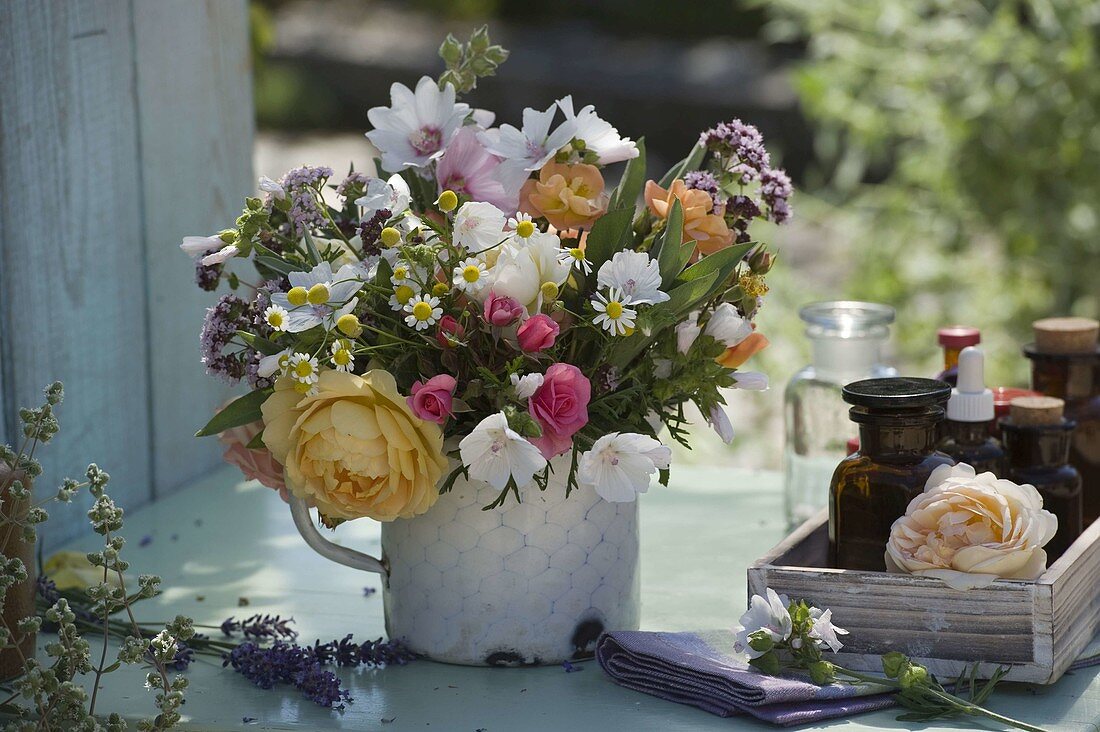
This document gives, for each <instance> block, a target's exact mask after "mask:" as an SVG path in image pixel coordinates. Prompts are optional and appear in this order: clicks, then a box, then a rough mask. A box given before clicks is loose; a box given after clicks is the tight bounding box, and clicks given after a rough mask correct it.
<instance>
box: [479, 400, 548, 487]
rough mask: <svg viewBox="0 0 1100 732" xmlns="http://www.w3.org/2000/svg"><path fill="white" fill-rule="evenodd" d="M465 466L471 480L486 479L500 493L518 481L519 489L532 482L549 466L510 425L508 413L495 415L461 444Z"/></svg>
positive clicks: (484, 420) (485, 420) (535, 449)
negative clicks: (511, 483)
mask: <svg viewBox="0 0 1100 732" xmlns="http://www.w3.org/2000/svg"><path fill="white" fill-rule="evenodd" d="M458 451H459V454H460V455H461V457H462V464H463V465H465V466H466V469H467V470H468V471H469V474H470V477H471V478H473V479H474V480H483V481H485V482H486V483H488V484H489V485H491V486H493V487H494V488H496V489H497V490H503V488H504V486H506V485H508V479H509V478H515V480H516V485H517V486H520V487H522V486H525V485H527V484H528V483H530V482H531V478H532V477H534V475H535V473H536V472H538V471H539V470H542V469H543V468H544V467H546V458H544V457H543V456H542V453H541V452H539V449H538V448H537V447H535V446H534V445H532V444H531V443H530V442H528V441H527V440H525V439H524V438H523V437H522V436H521V435H520V434H519V433H518V432H516V431H515V430H513V429H512V428H511V427H509V426H508V418H507V417H506V416H504V412H497V413H496V414H491V415H489V416H488V417H486V418H485V419H483V420H481V422H479V423H478V425H477V427H474V431H473V432H471V433H470V434H468V435H466V436H465V437H463V438H462V442H460V443H458Z"/></svg>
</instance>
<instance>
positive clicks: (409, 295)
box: [390, 283, 420, 312]
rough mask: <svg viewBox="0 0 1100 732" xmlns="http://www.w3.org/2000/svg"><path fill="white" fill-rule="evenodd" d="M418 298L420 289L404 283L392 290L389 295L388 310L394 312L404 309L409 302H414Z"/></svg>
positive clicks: (413, 284)
mask: <svg viewBox="0 0 1100 732" xmlns="http://www.w3.org/2000/svg"><path fill="white" fill-rule="evenodd" d="M419 297H420V288H419V287H418V286H417V285H416V283H404V284H400V285H397V286H396V287H394V288H393V294H392V295H390V308H391V309H392V310H394V311H395V312H400V311H402V310H404V309H405V306H406V305H408V304H409V303H410V302H415V301H416V300H417V299H418V298H419Z"/></svg>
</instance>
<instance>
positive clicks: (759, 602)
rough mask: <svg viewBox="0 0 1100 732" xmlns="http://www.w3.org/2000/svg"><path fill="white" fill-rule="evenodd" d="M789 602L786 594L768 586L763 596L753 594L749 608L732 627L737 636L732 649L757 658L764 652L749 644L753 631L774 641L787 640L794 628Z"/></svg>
mask: <svg viewBox="0 0 1100 732" xmlns="http://www.w3.org/2000/svg"><path fill="white" fill-rule="evenodd" d="M790 604H791V603H790V600H789V599H788V598H787V596H786V595H780V594H778V593H777V592H776V591H775V590H773V589H772V588H770V587H769V588H767V590H766V591H765V594H764V595H763V596H761V595H753V596H752V600H750V601H749V609H748V610H746V611H745V614H744V615H742V616H741V620H740V621H739V623H738V625H737V626H736V627H735V628H734V633H736V635H737V638H736V640H735V641H734V645H733V649H734V650H735V651H737V652H738V653H744V654H746V655H747V656H748V657H749V658H759V657H760V656H763V655H764V653H763V652H762V651H757V650H754V649H753V648H752V646H750V645H749V640H750V636H752V635H753V634H754V633H759V632H761V631H762V632H764V633H765V634H766V635H767V636H768V637H769V638H771V639H772V640H773V641H775V642H776V643H779V642H780V641H785V640H787V638H789V637H790V635H791V632H792V631H793V630H794V621H792V620H791V614H790V612H789V611H788V609H787V608H788V607H789V606H790Z"/></svg>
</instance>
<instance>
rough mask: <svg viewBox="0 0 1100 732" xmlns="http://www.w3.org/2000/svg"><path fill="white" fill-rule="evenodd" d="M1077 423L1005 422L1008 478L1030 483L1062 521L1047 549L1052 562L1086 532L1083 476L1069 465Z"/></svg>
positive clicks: (1006, 418)
mask: <svg viewBox="0 0 1100 732" xmlns="http://www.w3.org/2000/svg"><path fill="white" fill-rule="evenodd" d="M1074 426H1075V425H1074V423H1073V422H1072V421H1070V420H1062V421H1061V422H1060V423H1059V424H1049V425H1048V424H1044V425H1028V426H1024V425H1017V424H1014V423H1013V421H1012V418H1011V417H1005V418H1004V419H1002V420H1001V434H1002V435H1003V437H1004V445H1005V449H1006V450H1007V451H1008V474H1007V475H1006V476H1005V477H1006V478H1008V479H1009V480H1011V481H1012V482H1013V483H1030V484H1031V485H1033V486H1035V489H1036V490H1037V491H1039V494H1040V495H1041V496H1042V497H1043V508H1045V509H1046V510H1048V511H1050V512H1051V513H1053V514H1054V515H1055V516H1057V517H1058V532H1057V533H1056V534H1055V535H1054V538H1053V539H1051V540H1050V543H1048V544H1047V545H1046V552H1047V559H1048V562H1053V561H1054V560H1056V559H1057V558H1058V557H1060V556H1062V554H1063V553H1064V552H1065V551H1066V549H1068V548H1069V546H1070V544H1072V543H1073V542H1074V540H1075V539H1077V537H1078V536H1080V535H1081V532H1082V531H1083V530H1084V523H1083V521H1082V517H1083V510H1082V491H1081V476H1080V475H1079V474H1078V472H1077V470H1076V469H1075V468H1074V467H1073V466H1072V465H1069V464H1068V462H1067V461H1068V459H1069V450H1070V443H1071V441H1072V438H1073V432H1074Z"/></svg>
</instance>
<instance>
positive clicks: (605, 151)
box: [558, 96, 638, 165]
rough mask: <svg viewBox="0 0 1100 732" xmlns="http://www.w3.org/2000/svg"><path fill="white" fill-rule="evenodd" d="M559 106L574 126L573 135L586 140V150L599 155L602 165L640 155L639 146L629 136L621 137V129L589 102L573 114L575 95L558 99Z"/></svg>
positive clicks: (567, 121)
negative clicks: (599, 113) (600, 114)
mask: <svg viewBox="0 0 1100 732" xmlns="http://www.w3.org/2000/svg"><path fill="white" fill-rule="evenodd" d="M558 107H560V108H561V112H562V114H563V115H565V121H566V123H568V124H571V125H572V126H573V137H575V138H576V139H578V140H584V147H585V150H591V151H592V152H594V153H596V155H597V162H599V164H600V165H611V164H612V163H621V162H622V161H624V160H630V159H631V158H636V157H638V146H637V145H635V144H634V141H633V140H631V139H630V138H629V137H620V136H619V131H618V130H617V129H615V128H614V127H612V126H611V123H610V122H606V121H604V120H602V119H600V118H599V117H598V116H597V115H596V108H595V107H593V106H592V105H591V104H589V105H588V106H587V107H583V108H582V109H581V111H580V112H577V113H576V114H573V97H572V96H567V97H565V98H564V99H559V100H558Z"/></svg>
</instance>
